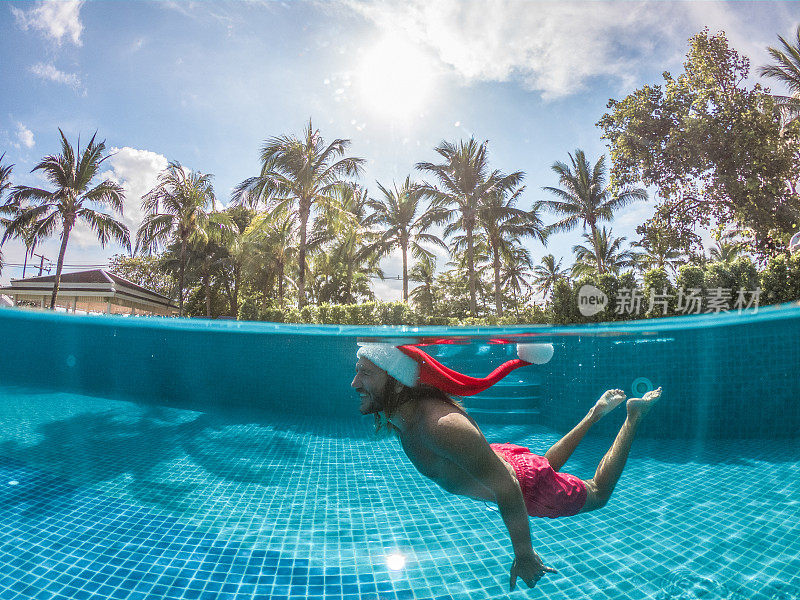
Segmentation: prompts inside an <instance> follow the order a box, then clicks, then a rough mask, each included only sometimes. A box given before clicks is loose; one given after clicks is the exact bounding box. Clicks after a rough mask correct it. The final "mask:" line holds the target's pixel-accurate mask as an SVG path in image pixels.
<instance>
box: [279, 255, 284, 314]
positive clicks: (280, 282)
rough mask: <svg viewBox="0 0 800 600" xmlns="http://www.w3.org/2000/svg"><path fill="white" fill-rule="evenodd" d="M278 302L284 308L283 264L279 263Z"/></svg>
mask: <svg viewBox="0 0 800 600" xmlns="http://www.w3.org/2000/svg"><path fill="white" fill-rule="evenodd" d="M278 301H279V302H280V304H281V308H283V262H279V263H278Z"/></svg>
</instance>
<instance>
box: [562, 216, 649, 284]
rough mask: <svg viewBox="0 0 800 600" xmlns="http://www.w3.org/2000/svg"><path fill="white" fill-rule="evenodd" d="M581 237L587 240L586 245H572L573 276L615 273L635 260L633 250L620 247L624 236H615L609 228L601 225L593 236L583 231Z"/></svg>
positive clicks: (629, 265)
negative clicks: (573, 255)
mask: <svg viewBox="0 0 800 600" xmlns="http://www.w3.org/2000/svg"><path fill="white" fill-rule="evenodd" d="M583 238H584V239H585V240H586V242H587V244H586V245H583V244H577V245H575V246H573V247H572V251H573V252H574V253H575V259H576V261H575V264H574V266H573V267H572V275H573V276H574V277H581V276H583V275H592V274H597V275H603V274H605V273H613V274H617V273H619V272H620V271H621V270H622V269H626V268H629V267H632V266H633V264H634V260H635V257H634V254H633V252H631V251H630V250H626V249H624V248H623V247H622V244H623V242H624V241H625V239H626V238H625V237H624V236H623V237H618V238H615V237H614V236H613V235H612V234H611V229H609V230H606V228H605V227H603V228H602V229H598V230H596V232H595V234H594V236H593V237H592V236H590V235H589V234H588V233H584V234H583Z"/></svg>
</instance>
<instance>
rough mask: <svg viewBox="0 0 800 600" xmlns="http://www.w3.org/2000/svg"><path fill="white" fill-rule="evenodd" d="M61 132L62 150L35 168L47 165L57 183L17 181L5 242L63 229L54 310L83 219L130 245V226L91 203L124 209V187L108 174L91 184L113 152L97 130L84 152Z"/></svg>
mask: <svg viewBox="0 0 800 600" xmlns="http://www.w3.org/2000/svg"><path fill="white" fill-rule="evenodd" d="M58 133H59V134H60V135H61V154H57V155H50V156H46V157H44V158H43V159H42V162H40V163H39V164H38V165H36V166H35V167H34V168H33V171H42V172H43V173H44V176H45V178H46V179H47V180H48V181H49V182H50V183H51V184H53V185H54V186H55V188H56V189H55V190H53V191H49V190H44V189H41V188H35V187H28V186H24V185H18V186H16V187H15V188H14V190H13V192H12V194H11V201H12V202H14V203H15V204H16V205H17V206H18V213H17V216H15V217H14V218H13V219H12V220H11V222H10V223H9V224H8V225H7V226H6V232H5V234H4V235H3V240H2V241H3V242H5V241H6V240H7V239H8V238H10V237H15V236H22V235H26V234H27V235H31V236H32V237H33V238H34V239H36V240H41V239H44V238H46V237H50V236H51V235H53V233H54V232H55V231H56V230H57V229H59V228H60V229H61V247H60V248H59V251H58V262H57V263H56V277H55V282H54V284H53V295H52V296H51V298H50V309H51V310H52V309H54V308H55V305H56V297H57V296H58V287H59V284H60V283H61V270H62V269H63V267H64V256H65V254H66V252H67V244H68V243H69V235H70V233H71V232H72V228H73V227H74V226H75V223H76V222H77V221H78V220H81V221H83V222H84V223H86V224H87V225H88V226H89V227H90V228H91V230H92V231H94V233H95V234H96V235H97V239H98V240H99V241H100V245H101V246H103V247H105V245H106V243H107V242H108V241H109V240H111V239H114V240H116V241H117V242H119V243H120V244H121V245H122V246H124V247H125V248H127V249H128V251H130V248H131V242H130V234H129V232H128V228H127V227H125V225H123V224H122V223H121V222H120V221H117V220H116V219H114V217H112V216H111V215H108V214H105V213H102V212H99V211H97V210H94V209H93V208H90V206H89V205H95V206H98V207H100V208H110V209H111V211H112V212H118V213H119V214H120V215H121V214H122V208H123V201H124V199H125V192H124V190H123V189H122V187H121V186H120V185H118V184H116V183H114V182H112V181H108V180H105V181H102V182H101V183H99V184H98V185H96V186H94V187H92V188H90V186H91V183H92V180H94V178H95V177H96V176H97V174H98V171H99V170H100V165H101V164H102V163H103V162H104V161H105V160H106V159H107V158H108V155H106V156H103V152H104V151H105V149H106V144H105V142H99V143H95V138H96V137H97V134H96V133H95V135H93V136H92V139H91V140H90V141H89V145H88V146H87V147H86V148H85V149H84V151H83V153H81V151H80V143H79V144H78V147H77V151H76V150H75V149H73V148H72V146H71V145H70V143H69V142H68V141H67V138H66V137H65V136H64V132H63V131H61V130H60V129H59V130H58Z"/></svg>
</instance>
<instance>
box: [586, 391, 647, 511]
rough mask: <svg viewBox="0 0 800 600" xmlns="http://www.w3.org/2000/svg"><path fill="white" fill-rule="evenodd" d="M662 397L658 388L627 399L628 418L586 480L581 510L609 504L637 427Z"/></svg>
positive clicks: (594, 508)
mask: <svg viewBox="0 0 800 600" xmlns="http://www.w3.org/2000/svg"><path fill="white" fill-rule="evenodd" d="M660 396H661V388H658V389H656V390H653V391H652V392H647V393H646V394H645V395H644V396H643V397H641V398H631V399H630V400H628V417H627V418H626V419H625V423H623V424H622V429H620V430H619V433H618V434H617V437H616V439H615V440H614V443H613V444H612V445H611V448H609V449H608V452H606V455H605V456H604V457H603V460H601V461H600V464H599V465H597V471H595V474H594V477H592V478H591V479H589V480H588V481H585V482H584V483H586V504H585V505H584V506H583V509H582V510H581V512H589V511H590V510H596V509H598V508H602V507H603V506H605V505H606V502H608V499H609V498H610V497H611V493H612V492H613V491H614V486H615V485H617V481H619V478H620V475H622V470H623V469H624V468H625V461H627V460H628V453H629V452H630V449H631V444H632V443H633V438H634V436H635V435H636V428H637V427H638V426H639V423H640V422H641V420H642V418H644V416H645V415H646V414H647V413H648V412H649V411H650V409H651V408H652V407H653V405H654V404H655V403H656V401H657V400H658V398H659V397H660Z"/></svg>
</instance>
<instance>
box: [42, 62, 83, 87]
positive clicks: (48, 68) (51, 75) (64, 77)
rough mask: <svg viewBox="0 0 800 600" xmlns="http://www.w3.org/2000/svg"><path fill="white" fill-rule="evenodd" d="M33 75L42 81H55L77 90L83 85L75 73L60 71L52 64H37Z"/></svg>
mask: <svg viewBox="0 0 800 600" xmlns="http://www.w3.org/2000/svg"><path fill="white" fill-rule="evenodd" d="M31 73H33V74H34V75H36V76H37V77H41V78H42V79H47V80H49V81H55V82H56V83H64V84H66V85H71V86H73V87H75V88H77V87H79V86H80V84H81V80H80V78H79V77H78V76H77V75H76V74H75V73H65V72H64V71H59V70H58V69H56V68H55V67H54V66H53V65H51V64H45V63H36V64H35V65H33V66H32V67H31Z"/></svg>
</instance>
